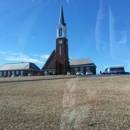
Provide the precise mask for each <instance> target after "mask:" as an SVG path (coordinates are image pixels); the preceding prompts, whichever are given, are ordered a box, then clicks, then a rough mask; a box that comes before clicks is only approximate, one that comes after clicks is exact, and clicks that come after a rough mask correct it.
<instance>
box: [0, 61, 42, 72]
mask: <svg viewBox="0 0 130 130" xmlns="http://www.w3.org/2000/svg"><path fill="white" fill-rule="evenodd" d="M27 69H32V70H40V68H39V67H38V66H36V65H35V64H34V63H31V62H22V63H9V64H4V65H2V66H0V71H4V70H27Z"/></svg>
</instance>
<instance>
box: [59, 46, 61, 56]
mask: <svg viewBox="0 0 130 130" xmlns="http://www.w3.org/2000/svg"><path fill="white" fill-rule="evenodd" d="M59 55H61V46H60V47H59Z"/></svg>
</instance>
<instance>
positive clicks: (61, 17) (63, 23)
mask: <svg viewBox="0 0 130 130" xmlns="http://www.w3.org/2000/svg"><path fill="white" fill-rule="evenodd" d="M59 24H62V25H63V26H66V23H65V21H64V13H63V7H62V6H61V9H60V18H59Z"/></svg>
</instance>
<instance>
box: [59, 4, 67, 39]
mask: <svg viewBox="0 0 130 130" xmlns="http://www.w3.org/2000/svg"><path fill="white" fill-rule="evenodd" d="M61 37H64V38H67V27H66V23H65V20H64V13H63V7H62V6H61V9H60V17H59V24H58V26H57V38H61Z"/></svg>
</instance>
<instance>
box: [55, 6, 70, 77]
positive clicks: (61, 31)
mask: <svg viewBox="0 0 130 130" xmlns="http://www.w3.org/2000/svg"><path fill="white" fill-rule="evenodd" d="M68 70H69V61H68V39H67V26H66V23H65V21H64V13H63V7H62V6H61V9H60V17H59V24H58V26H57V38H56V57H55V73H56V74H57V75H58V74H67V71H68Z"/></svg>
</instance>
